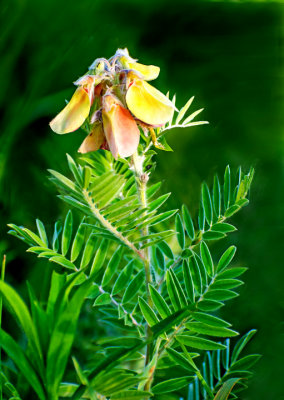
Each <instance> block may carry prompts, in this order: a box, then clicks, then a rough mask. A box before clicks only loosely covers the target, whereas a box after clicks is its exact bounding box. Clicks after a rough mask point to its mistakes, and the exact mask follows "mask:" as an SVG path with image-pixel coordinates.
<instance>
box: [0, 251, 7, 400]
mask: <svg viewBox="0 0 284 400" xmlns="http://www.w3.org/2000/svg"><path fill="white" fill-rule="evenodd" d="M5 269H6V255H5V254H4V256H3V261H2V268H1V277H0V280H1V281H3V282H4V279H5ZM2 304H3V297H2V294H0V329H1V327H2ZM0 370H2V358H1V346H0ZM2 398H3V393H2V384H0V400H2Z"/></svg>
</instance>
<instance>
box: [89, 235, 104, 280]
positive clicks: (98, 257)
mask: <svg viewBox="0 0 284 400" xmlns="http://www.w3.org/2000/svg"><path fill="white" fill-rule="evenodd" d="M108 246H109V242H108V240H106V239H103V240H102V241H101V243H100V244H99V246H98V248H97V250H96V254H95V257H94V260H93V263H92V266H91V271H90V275H92V276H93V275H94V276H96V275H97V274H98V273H99V271H100V270H101V268H102V266H103V264H104V260H105V258H106V255H107V250H108Z"/></svg>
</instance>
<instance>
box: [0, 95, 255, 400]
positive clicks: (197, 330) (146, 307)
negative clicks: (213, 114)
mask: <svg viewBox="0 0 284 400" xmlns="http://www.w3.org/2000/svg"><path fill="white" fill-rule="evenodd" d="M192 100H193V98H192V99H190V100H189V101H188V102H187V104H186V105H185V106H184V107H183V108H182V109H181V110H180V111H179V112H178V114H177V115H175V116H174V117H173V120H172V121H170V122H169V123H168V124H167V125H165V127H164V128H163V129H161V128H156V129H155V130H152V131H151V136H150V135H149V136H146V135H143V134H142V132H141V135H142V138H143V140H144V142H145V143H144V144H143V145H140V147H139V151H138V153H137V154H135V155H134V156H133V157H132V158H131V159H130V160H124V159H118V160H114V159H113V158H112V156H111V155H110V153H108V152H106V151H103V150H100V151H97V152H93V153H90V154H88V155H84V156H83V157H82V158H81V159H80V160H79V162H78V163H77V162H75V161H74V160H73V158H71V157H70V156H69V155H68V156H67V161H68V165H69V170H70V174H69V175H68V176H64V175H63V174H61V173H60V172H57V171H50V180H51V181H52V182H53V183H54V184H55V185H56V186H57V188H58V189H59V192H60V194H59V198H60V199H62V200H63V201H64V202H66V203H67V204H68V205H69V206H71V207H72V208H74V209H76V210H77V211H79V214H80V216H81V220H80V223H79V224H78V225H77V224H76V223H75V222H74V219H73V214H74V212H73V213H72V211H71V210H70V211H69V212H68V213H67V215H66V217H65V220H64V222H63V223H61V222H60V221H57V222H56V223H55V225H54V230H53V233H52V235H51V237H49V235H48V234H47V230H46V228H45V225H44V223H43V222H41V221H40V220H37V221H36V226H37V232H33V231H31V230H30V229H27V228H25V227H21V226H17V225H15V224H10V225H9V227H10V229H11V230H10V231H9V232H10V234H12V235H14V236H16V237H17V238H19V239H21V240H23V241H24V242H25V243H26V244H27V245H28V249H27V251H28V252H30V253H34V254H36V255H37V256H38V257H39V258H42V259H46V260H48V261H49V262H51V263H52V265H54V270H55V272H53V277H52V283H51V290H50V295H49V299H48V301H47V304H45V305H42V304H40V303H39V302H38V301H37V299H36V298H35V296H34V294H33V292H32V290H31V289H30V300H31V310H30V311H29V309H28V307H27V306H26V305H25V303H24V302H23V301H22V300H21V299H20V298H19V296H18V295H17V294H16V293H15V292H14V291H13V289H11V288H10V287H9V286H8V285H6V284H5V283H4V282H1V286H0V289H1V292H2V293H3V294H4V297H5V298H6V299H7V301H8V302H9V303H10V306H11V307H10V308H11V309H12V312H13V313H14V314H15V316H16V317H17V319H18V320H19V322H20V325H21V326H22V329H23V331H24V333H25V335H26V337H27V339H28V343H29V344H28V347H27V348H21V347H20V346H19V345H18V344H17V343H16V342H15V341H14V339H13V338H12V336H11V335H8V334H7V333H6V332H4V331H2V330H1V331H0V334H1V340H2V341H3V343H4V344H3V345H2V344H1V345H2V348H3V349H4V351H5V352H6V353H7V354H8V355H9V356H10V358H11V359H12V360H13V362H14V365H15V368H16V370H17V371H20V373H22V374H23V375H24V376H26V375H27V374H28V376H29V378H27V376H26V379H27V381H28V383H29V384H30V386H31V387H32V388H33V390H34V391H35V392H36V393H37V396H38V397H39V398H40V399H41V400H45V399H46V400H47V399H48V400H50V399H52V400H55V399H58V398H59V397H61V398H64V397H69V398H72V399H73V400H75V399H81V398H89V399H97V398H99V399H105V398H108V399H109V398H110V399H113V400H119V399H124V400H134V399H140V398H141V399H145V398H150V397H154V398H157V399H159V398H161V396H163V395H164V394H167V396H169V393H171V396H172V397H170V398H173V399H175V398H176V397H177V396H178V397H179V398H182V399H185V398H187V399H188V400H199V399H200V400H201V399H215V400H221V399H225V398H232V399H233V398H237V397H236V396H238V393H239V391H240V390H242V389H244V388H245V386H246V381H245V380H244V379H246V378H248V377H249V376H250V375H251V367H252V366H253V364H254V363H255V362H256V361H257V359H258V358H259V356H258V355H248V356H247V355H246V356H244V357H242V358H240V353H241V351H242V350H243V348H244V347H245V345H246V343H247V342H248V341H249V339H250V338H251V337H252V336H253V334H254V333H255V331H250V332H249V333H248V334H246V335H245V336H243V337H242V338H241V339H240V340H239V341H238V342H237V343H236V344H235V345H234V347H233V350H232V351H231V350H230V346H231V344H230V343H231V341H233V343H234V341H235V339H234V337H235V336H237V335H238V332H237V331H236V330H235V329H233V328H232V326H231V324H230V322H229V321H225V320H224V319H222V318H221V313H220V309H221V308H222V307H223V306H224V305H225V303H226V301H229V300H231V299H233V298H235V297H236V296H238V287H239V286H240V285H242V284H243V281H242V280H240V279H239V277H240V276H241V275H242V274H243V273H244V272H245V271H246V268H244V267H240V266H237V265H236V264H235V259H234V256H235V253H236V247H235V246H229V247H227V248H224V249H223V254H222V255H221V256H220V257H218V258H217V257H216V256H215V254H214V252H213V251H212V246H211V243H212V242H213V243H214V241H216V240H221V239H223V238H225V237H226V236H227V235H228V234H230V233H231V232H234V231H235V230H236V228H235V226H233V225H232V224H231V223H230V222H229V221H228V219H229V218H230V217H231V216H233V215H234V214H235V213H237V212H238V211H239V210H240V209H241V208H243V207H244V206H246V205H247V204H248V202H249V200H248V192H249V189H250V185H251V182H252V178H253V173H254V172H253V170H252V169H251V170H250V171H249V172H248V173H247V174H243V172H242V171H241V169H239V170H238V171H237V174H235V175H234V174H231V171H230V168H229V166H228V167H227V168H226V170H225V173H224V178H222V179H221V180H220V179H219V177H218V176H217V175H216V176H215V177H214V182H213V187H212V189H209V186H208V185H207V184H206V183H203V184H202V187H201V195H200V207H199V212H198V216H197V218H193V217H192V215H191V213H190V211H189V210H188V208H187V206H186V205H183V206H182V207H181V210H180V211H179V210H166V208H164V207H165V206H166V201H167V199H168V197H169V195H170V194H169V193H166V194H160V195H159V194H158V190H159V189H160V186H161V183H160V182H158V183H155V184H152V185H149V184H148V179H149V176H150V173H151V171H152V170H153V169H154V164H155V163H154V162H153V160H152V158H153V156H154V155H155V151H153V150H152V149H150V147H152V145H154V146H155V147H157V148H159V147H160V148H163V149H164V150H167V144H166V141H165V139H164V132H165V131H166V130H167V129H169V128H172V127H175V126H176V127H180V126H182V127H188V126H191V125H193V124H202V123H205V122H204V121H203V122H202V121H201V122H192V121H193V119H194V117H195V116H197V115H198V114H199V112H200V111H201V110H198V111H196V112H194V113H192V114H191V115H190V116H186V113H187V111H188V109H189V107H190V105H191V103H192ZM160 207H161V209H160ZM161 210H162V211H161ZM173 216H175V220H174V219H173V218H171V217H173ZM61 280H62V281H61ZM84 300H85V301H86V302H87V305H88V306H90V308H91V309H92V311H93V312H94V314H95V315H96V321H97V322H98V323H99V326H100V329H102V331H103V332H104V334H102V335H100V337H99V338H96V340H95V343H94V344H92V352H90V357H89V358H88V360H87V361H86V360H77V359H76V358H75V357H73V358H72V361H73V372H72V374H70V373H69V375H68V376H71V377H73V380H71V382H70V381H69V382H65V381H64V370H65V367H66V363H67V361H68V357H69V354H70V351H71V346H72V343H73V340H74V337H75V326H76V321H77V320H78V317H79V310H80V309H81V307H82V306H83V301H84ZM76 301H77V302H78V305H79V309H77V310H76V313H75V316H74V320H73V319H72V318H73V316H72V309H73V308H76V307H77V306H76ZM72 307H73V308H72ZM23 316H24V317H23ZM68 318H69V319H70V320H72V321H73V323H72V324H71V325H69V323H68ZM62 326H66V327H67V328H68V329H67V328H66V331H64V332H65V333H64V332H63V331H62ZM94 329H96V327H94ZM68 335H69V336H68ZM58 338H59V339H58ZM64 340H66V341H67V343H68V346H67V345H66V346H67V347H64V346H65V345H64V343H63V342H64ZM15 350H16V351H15ZM16 354H20V358H19V357H18V356H17V357H16ZM59 370H60V372H59ZM5 379H6V375H2V376H1V380H2V381H3V382H6V381H5ZM7 379H8V378H7ZM5 384H6V383H5ZM10 389H11V391H12V392H13V388H12V386H11V387H10ZM15 393H16V392H15ZM16 397H17V396H16Z"/></svg>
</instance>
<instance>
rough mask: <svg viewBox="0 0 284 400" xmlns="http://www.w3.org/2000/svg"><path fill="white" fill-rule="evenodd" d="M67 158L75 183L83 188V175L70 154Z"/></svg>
mask: <svg viewBox="0 0 284 400" xmlns="http://www.w3.org/2000/svg"><path fill="white" fill-rule="evenodd" d="M66 156H67V162H68V166H69V169H70V171H71V172H72V174H73V176H74V178H75V181H76V182H77V184H78V185H79V186H82V184H83V180H82V175H81V174H80V172H79V169H78V167H77V165H76V163H75V161H74V160H73V158H72V157H71V156H70V155H69V154H66Z"/></svg>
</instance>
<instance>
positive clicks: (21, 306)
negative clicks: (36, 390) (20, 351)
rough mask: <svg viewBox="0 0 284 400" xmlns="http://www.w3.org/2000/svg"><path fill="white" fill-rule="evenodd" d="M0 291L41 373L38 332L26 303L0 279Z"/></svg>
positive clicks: (41, 361) (41, 363)
mask: <svg viewBox="0 0 284 400" xmlns="http://www.w3.org/2000/svg"><path fill="white" fill-rule="evenodd" d="M0 292H1V293H2V295H3V297H4V299H5V300H6V301H7V303H8V304H9V306H10V307H11V311H12V313H13V314H14V316H15V317H16V320H17V321H18V322H19V324H20V326H21V328H22V329H23V331H24V332H25V334H26V337H27V340H28V344H29V347H30V349H31V352H32V359H34V361H35V363H36V365H37V368H38V371H39V372H40V373H41V374H42V373H43V356H42V350H41V346H40V341H39V337H38V333H37V331H36V329H35V325H34V323H33V320H32V318H31V315H30V313H29V310H28V308H27V306H26V304H25V303H24V302H23V300H22V299H21V297H20V296H19V295H18V293H17V292H16V291H15V290H14V289H13V288H12V287H11V286H9V285H7V284H6V283H5V282H4V281H3V280H0Z"/></svg>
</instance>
